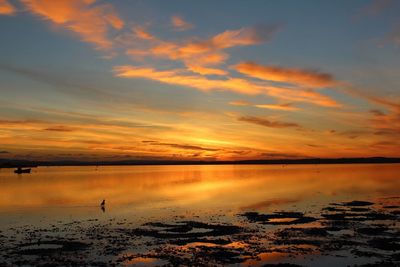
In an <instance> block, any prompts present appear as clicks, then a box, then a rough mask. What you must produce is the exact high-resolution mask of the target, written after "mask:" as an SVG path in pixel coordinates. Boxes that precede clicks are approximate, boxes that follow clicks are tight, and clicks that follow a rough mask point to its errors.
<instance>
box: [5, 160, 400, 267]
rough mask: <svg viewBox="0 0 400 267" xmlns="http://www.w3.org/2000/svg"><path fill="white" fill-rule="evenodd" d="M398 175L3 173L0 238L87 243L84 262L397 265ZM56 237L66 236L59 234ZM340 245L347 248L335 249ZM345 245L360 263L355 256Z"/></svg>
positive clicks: (364, 170) (173, 170)
mask: <svg viewBox="0 0 400 267" xmlns="http://www.w3.org/2000/svg"><path fill="white" fill-rule="evenodd" d="M399 174H400V164H382V165H367V164H366V165H361V164H360V165H289V166H282V165H272V166H271V165H270V166H268V165H214V166H108V167H106V166H104V167H40V168H36V169H33V172H32V173H31V174H22V175H16V174H14V173H13V172H12V170H7V169H2V170H0V243H1V239H2V238H3V239H4V240H8V241H7V242H8V243H6V242H3V244H8V247H6V248H7V249H9V250H10V251H12V250H13V249H16V248H17V250H18V251H17V252H15V253H19V254H21V253H33V251H34V253H39V254H40V253H49V250H51V249H53V251H54V252H55V251H57V253H60V251H62V252H63V253H64V252H65V253H69V251H76V250H78V249H81V250H82V251H85V252H81V253H83V254H82V255H84V256H83V257H80V258H79V259H81V258H84V259H85V258H87V259H90V257H92V256H93V255H92V254H90V253H91V252H90V251H92V250H93V251H97V252H98V253H100V255H109V256H110V257H111V258H107V261H108V260H115V259H116V258H115V257H117V258H118V257H119V258H118V260H119V263H121V264H123V265H128V266H129V265H136V264H139V265H140V264H142V265H160V264H165V263H174V262H175V263H179V264H184V263H186V264H188V265H190V263H191V262H190V260H188V257H191V256H190V255H192V256H193V255H194V256H193V257H195V260H196V261H198V262H207V260H208V259H214V260H215V261H216V262H217V263H224V264H239V263H240V264H243V265H244V266H249V265H260V264H261V263H279V262H282V260H287V259H288V258H291V262H293V263H304V262H305V256H304V257H303V255H306V254H307V255H308V256H307V257H308V260H309V261H308V262H307V264H306V265H308V264H311V263H313V264H311V265H310V266H322V265H324V266H339V265H342V264H345V265H348V264H349V263H350V264H351V263H357V264H360V263H368V262H369V258H370V257H376V259H379V260H382V261H384V260H388V257H389V259H390V260H391V258H390V257H391V256H390V255H391V254H390V255H389V254H387V253H388V252H387V251H391V250H393V249H394V250H396V246H400V244H398V243H399V242H400V240H397V239H396V238H395V237H393V235H394V236H395V235H396V231H399V221H398V217H396V216H398V215H399V204H400V203H399V200H400V198H399V197H398V194H399V191H400V179H398V178H399V177H398V176H399ZM103 199H104V200H105V203H106V204H105V205H101V202H102V200H103ZM354 200H364V201H354ZM366 201H371V202H373V203H370V202H366ZM332 203H333V204H332ZM335 203H336V204H335ZM370 222H372V224H371V223H370ZM285 225H286V228H285V227H283V226H285ZM293 225H294V226H295V228H293ZM18 227H20V228H18ZM2 232H3V233H4V234H5V235H3V236H2V235H1V233H2ZM7 234H8V236H7ZM41 235H44V236H46V237H47V239H48V240H47V241H45V242H44V241H43V240H42V238H43V237H41ZM27 236H28V237H29V240H28V241H29V242H28V241H27V240H26V237H27ZM60 236H66V237H68V238H69V239H68V241H66V240H64V239H61V240H58V239H56V240H52V238H55V237H58V238H59V237H60ZM299 237H300V239H299ZM350 237H351V238H350ZM35 238H36V239H37V240H38V241H35V240H36V239H35ZM349 239H354V240H356V239H357V241H354V240H353V243H349V242H348V241H347V240H349ZM71 240H75V241H73V242H71ZM94 240H100V241H101V242H98V241H94ZM104 240H106V241H107V242H110V244H112V246H109V245H107V246H106V245H104V242H105V241H104ZM18 242H20V243H18ZM46 242H47V243H46ZM13 244H14V245H13ZM21 244H23V246H24V248H25V252H21V251H19V248H18V247H20V246H21ZM88 244H92V245H91V246H92V247H91V249H90V250H85V248H86V247H87V246H89V245H88ZM388 244H389V245H388ZM5 246H7V245H5ZM13 246H14V247H13ZM360 246H361V248H363V249H364V250H362V249H361V250H359V247H360ZM363 246H364V247H363ZM0 247H1V246H0ZM356 247H357V249H355V248H356ZM28 248H29V249H28ZM32 248H35V249H32ZM44 248H46V249H47V250H46V249H44ZM127 248H129V249H127ZM376 248H378V249H381V250H382V251H384V252H385V253H386V254H385V253H383V254H376V253H375V254H371V253H374V252H373V251H371V249H376ZM336 249H339V250H341V251H342V253H344V254H341V255H340V257H337V256H335V255H332V254H329V253H328V252H329V251H332V250H336ZM350 250H351V251H352V253H353V254H357V253H358V254H357V255H359V256H360V258H359V259H358V260H350V261H349V258H350V259H351V258H352V257H353V256H354V255H350V254H349V252H348V251H350ZM386 250H387V251H386ZM85 253H86V254H85ZM324 253H327V254H326V255H324V256H321V255H322V254H324ZM346 253H347V254H346ZM339 254H340V253H339ZM40 255H42V254H40ZM57 255H59V254H57ZM60 255H61V254H60ZM82 255H81V256H82ZM171 255H173V256H171ZM371 255H372V256H371ZM388 255H389V256H388ZM1 256H2V255H1V253H0V265H1ZM93 257H94V258H96V257H97V256H93ZM313 257H315V258H313ZM385 257H386V258H385ZM353 258H354V257H353ZM193 259H194V258H192V260H193ZM57 260H60V259H59V258H57ZM31 263H32V262H29V264H31ZM67 263H71V262H67ZM73 263H74V264H78V265H79V264H84V263H85V262H78V261H75V262H73ZM329 263H330V264H329ZM29 264H28V265H29ZM321 264H322V265H321Z"/></svg>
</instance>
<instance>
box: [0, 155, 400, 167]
mask: <svg viewBox="0 0 400 267" xmlns="http://www.w3.org/2000/svg"><path fill="white" fill-rule="evenodd" d="M357 163H400V158H385V157H372V158H334V159H327V158H309V159H260V160H240V161H195V160H183V161H182V160H181V161H179V160H123V161H29V160H15V159H13V160H7V159H0V168H16V167H37V166H114V165H115V166H118V165H219V164H280V165H285V164H357Z"/></svg>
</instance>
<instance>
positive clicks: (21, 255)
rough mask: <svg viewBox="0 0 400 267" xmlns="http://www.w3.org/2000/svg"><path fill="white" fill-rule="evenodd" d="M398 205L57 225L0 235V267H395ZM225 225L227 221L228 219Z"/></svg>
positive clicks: (399, 258)
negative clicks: (229, 266) (58, 266)
mask: <svg viewBox="0 0 400 267" xmlns="http://www.w3.org/2000/svg"><path fill="white" fill-rule="evenodd" d="M399 204H400V197H397V196H396V197H390V198H382V199H380V200H379V202H375V203H373V202H370V201H367V200H362V201H360V200H354V201H350V202H341V203H331V204H330V205H328V206H326V207H323V208H322V209H320V210H319V212H317V213H313V214H307V213H304V212H301V211H275V212H272V213H268V214H267V213H259V212H256V211H248V212H243V213H239V214H236V215H235V216H236V218H237V221H236V223H234V224H232V223H223V222H219V221H226V220H224V215H223V214H218V215H214V216H211V217H210V218H208V219H203V218H197V219H196V220H186V218H182V216H181V217H177V218H175V219H174V220H171V221H149V222H146V223H143V224H142V225H140V226H139V227H136V226H134V225H133V223H132V222H130V221H128V220H127V219H123V220H117V219H110V220H108V221H103V222H101V221H99V220H97V219H93V220H85V221H72V222H68V223H66V222H62V221H59V222H57V223H54V224H52V225H49V226H48V227H44V228H43V227H42V228H39V227H35V226H32V225H25V226H20V227H15V228H14V227H11V228H9V229H7V230H6V231H3V232H1V233H0V266H52V265H53V264H56V265H63V266H138V265H139V266H140V265H143V266H181V265H184V266H223V265H242V266H322V265H324V266H399V265H400V220H399V219H400V206H399ZM229 220H231V219H229Z"/></svg>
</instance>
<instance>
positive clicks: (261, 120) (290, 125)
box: [238, 116, 301, 128]
mask: <svg viewBox="0 0 400 267" xmlns="http://www.w3.org/2000/svg"><path fill="white" fill-rule="evenodd" d="M238 120H239V121H244V122H248V123H253V124H257V125H261V126H264V127H269V128H300V127H301V126H300V125H299V124H297V123H292V122H283V121H273V120H268V119H265V118H259V117H253V116H243V117H239V118H238Z"/></svg>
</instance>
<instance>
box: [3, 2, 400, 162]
mask: <svg viewBox="0 0 400 267" xmlns="http://www.w3.org/2000/svg"><path fill="white" fill-rule="evenodd" d="M399 13H400V1H396V0H392V1H391V0H375V1H365V0H363V1H358V0H353V1H348V0H342V1H328V0H326V1H325V0H323V1H316V0H314V1H311V0H304V1H289V0H281V1H266V0H251V1H250V0H249V1H243V0H227V1H222V0H221V1H215V0H201V1H184V0H131V1H127V0H116V1H100V0H98V1H96V0H0V34H1V35H0V48H1V49H0V158H3V159H9V158H14V159H33V160H66V159H68V160H70V159H72V160H134V159H172V160H180V159H198V160H242V159H277V158H279V159H280V158H308V157H370V156H388V157H394V156H397V157H398V156H400V16H399Z"/></svg>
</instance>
